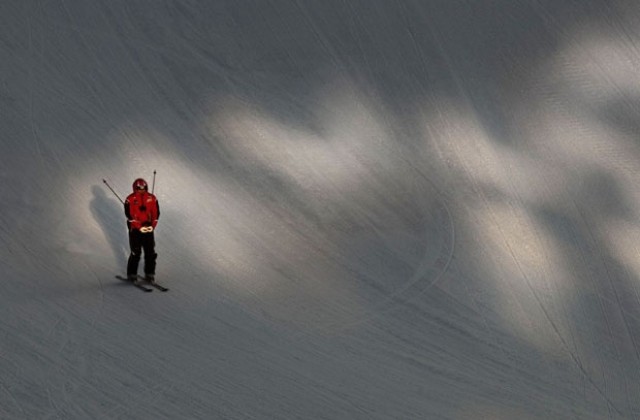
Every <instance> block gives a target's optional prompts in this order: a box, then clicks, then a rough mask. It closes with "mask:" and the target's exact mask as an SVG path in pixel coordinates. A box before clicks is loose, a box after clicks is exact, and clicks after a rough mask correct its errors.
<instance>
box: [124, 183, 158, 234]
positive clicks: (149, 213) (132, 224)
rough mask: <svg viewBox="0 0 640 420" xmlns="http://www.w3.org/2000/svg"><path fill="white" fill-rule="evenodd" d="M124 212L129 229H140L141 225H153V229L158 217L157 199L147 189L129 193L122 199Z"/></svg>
mask: <svg viewBox="0 0 640 420" xmlns="http://www.w3.org/2000/svg"><path fill="white" fill-rule="evenodd" d="M124 214H125V215H126V216H127V227H128V228H129V229H130V230H140V228H141V227H143V226H145V227H146V226H153V228H154V229H155V227H156V225H157V224H158V218H159V217H160V205H159V204H158V199H157V198H156V196H155V195H153V194H151V193H149V192H147V191H137V192H134V193H131V194H129V196H128V197H127V199H126V200H125V201H124Z"/></svg>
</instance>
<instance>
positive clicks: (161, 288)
mask: <svg viewBox="0 0 640 420" xmlns="http://www.w3.org/2000/svg"><path fill="white" fill-rule="evenodd" d="M138 278H139V279H140V280H142V281H144V282H146V283H147V284H148V285H150V286H153V287H155V288H156V289H158V290H160V291H161V292H168V291H169V289H168V288H167V287H164V286H163V285H161V284H158V282H156V281H149V280H147V279H146V278H144V277H143V276H138Z"/></svg>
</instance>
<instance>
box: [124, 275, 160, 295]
mask: <svg viewBox="0 0 640 420" xmlns="http://www.w3.org/2000/svg"><path fill="white" fill-rule="evenodd" d="M116 278H117V279H118V280H122V281H126V282H127V283H130V284H132V285H134V286H135V287H137V288H138V289H140V290H143V291H145V292H147V293H149V292H153V289H152V288H150V287H147V286H144V285H142V284H139V283H134V282H132V281H131V280H129V279H128V278H126V277H122V276H116Z"/></svg>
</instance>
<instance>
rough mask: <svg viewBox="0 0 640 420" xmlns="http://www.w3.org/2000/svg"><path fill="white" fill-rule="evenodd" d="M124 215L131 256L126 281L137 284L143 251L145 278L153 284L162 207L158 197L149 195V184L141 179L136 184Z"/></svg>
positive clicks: (125, 204) (125, 206) (134, 182)
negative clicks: (156, 235) (157, 234)
mask: <svg viewBox="0 0 640 420" xmlns="http://www.w3.org/2000/svg"><path fill="white" fill-rule="evenodd" d="M124 214H125V215H126V216H127V227H128V228H129V246H130V248H131V254H130V255H129V261H128V262H127V278H128V279H129V280H131V281H133V282H136V283H137V279H138V263H139V262H140V256H141V254H142V251H143V250H144V274H145V278H146V280H148V281H150V282H153V281H154V280H155V278H154V277H155V272H156V258H157V257H158V254H156V252H155V245H156V244H155V237H154V233H153V232H154V230H155V228H156V226H157V225H158V218H159V217H160V205H159V204H158V199H157V198H156V196H155V195H153V194H151V193H150V192H149V186H148V185H147V181H145V180H144V179H142V178H138V179H136V180H135V181H133V192H132V193H131V194H129V196H128V197H127V199H126V200H125V201H124Z"/></svg>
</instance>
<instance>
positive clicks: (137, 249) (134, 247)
mask: <svg viewBox="0 0 640 420" xmlns="http://www.w3.org/2000/svg"><path fill="white" fill-rule="evenodd" d="M155 246H156V241H155V238H154V236H153V232H149V233H142V232H140V231H139V230H136V229H131V230H130V231H129V247H130V248H131V254H129V261H128V262H127V276H136V275H137V274H138V263H139V262H140V256H141V255H142V251H143V250H144V274H145V275H147V274H155V273H156V258H157V257H158V254H156V251H155Z"/></svg>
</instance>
